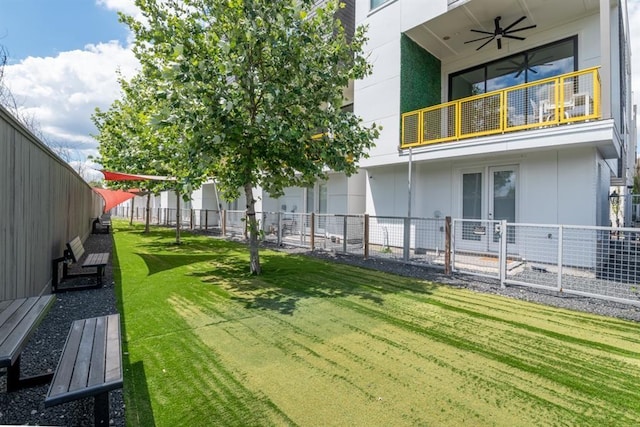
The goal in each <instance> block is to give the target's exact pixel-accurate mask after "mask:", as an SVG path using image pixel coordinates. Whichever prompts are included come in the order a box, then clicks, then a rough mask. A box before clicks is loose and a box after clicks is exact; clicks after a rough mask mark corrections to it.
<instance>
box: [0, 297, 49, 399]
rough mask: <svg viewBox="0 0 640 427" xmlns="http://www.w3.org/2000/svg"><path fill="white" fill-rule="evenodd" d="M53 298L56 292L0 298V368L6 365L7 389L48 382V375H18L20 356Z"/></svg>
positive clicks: (12, 389) (13, 389)
mask: <svg viewBox="0 0 640 427" xmlns="http://www.w3.org/2000/svg"><path fill="white" fill-rule="evenodd" d="M55 300H56V296H55V295H43V296H40V297H30V298H18V299H14V300H6V301H0V367H6V368H7V391H9V392H11V391H15V390H18V389H20V388H22V387H29V386H32V385H37V384H43V383H48V382H49V381H51V374H42V375H35V376H32V377H27V378H21V376H20V358H21V355H22V351H23V350H24V348H25V347H26V346H27V343H28V342H29V338H30V337H31V335H33V333H34V332H35V330H36V329H37V327H38V325H39V324H40V322H41V321H42V320H43V319H44V318H45V316H46V315H47V313H48V312H49V310H50V309H51V307H52V306H53V303H54V302H55Z"/></svg>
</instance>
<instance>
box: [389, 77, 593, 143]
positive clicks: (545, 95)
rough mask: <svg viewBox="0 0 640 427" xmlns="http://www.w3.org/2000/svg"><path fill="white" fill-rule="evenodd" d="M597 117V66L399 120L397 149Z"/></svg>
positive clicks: (437, 107) (441, 106)
mask: <svg viewBox="0 0 640 427" xmlns="http://www.w3.org/2000/svg"><path fill="white" fill-rule="evenodd" d="M598 118H600V76H599V73H598V67H593V68H588V69H585V70H581V71H576V72H573V73H567V74H562V75H559V76H556V77H553V78H548V79H544V80H538V81H535V82H532V83H526V84H521V85H517V86H512V87H508V88H506V89H502V90H497V91H494V92H488V93H484V94H481V95H474V96H471V97H468V98H462V99H458V100H456V101H451V102H447V103H444V104H439V105H434V106H432V107H427V108H423V109H421V110H415V111H411V112H408V113H404V114H403V115H402V130H401V132H402V141H401V148H410V147H418V146H426V145H429V144H436V143H444V142H452V141H459V140H462V139H468V138H477V137H480V136H486V135H495V134H502V133H507V132H517V131H523V130H527V129H535V128H543V127H550V126H555V125H561V124H568V123H575V122H583V121H588V120H595V119H598Z"/></svg>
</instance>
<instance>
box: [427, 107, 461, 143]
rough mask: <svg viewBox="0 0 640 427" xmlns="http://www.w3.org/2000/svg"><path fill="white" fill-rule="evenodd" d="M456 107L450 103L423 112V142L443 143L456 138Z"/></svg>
mask: <svg viewBox="0 0 640 427" xmlns="http://www.w3.org/2000/svg"><path fill="white" fill-rule="evenodd" d="M456 105H457V103H455V102H450V103H447V104H443V105H440V106H438V107H437V108H428V109H425V110H423V111H422V113H421V114H422V118H423V119H422V126H423V129H422V141H421V142H426V143H430V142H443V141H449V140H452V139H455V138H456Z"/></svg>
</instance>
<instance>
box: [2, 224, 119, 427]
mask: <svg viewBox="0 0 640 427" xmlns="http://www.w3.org/2000/svg"><path fill="white" fill-rule="evenodd" d="M111 237H112V236H111V235H110V234H93V235H91V236H90V237H89V238H88V239H87V241H86V242H85V243H84V247H85V249H86V252H87V253H91V252H110V253H111V252H112V240H111ZM112 261H113V260H112V259H110V262H109V264H107V268H106V271H105V277H103V283H104V286H103V287H102V288H100V289H89V290H84V291H73V292H62V293H58V294H57V299H56V302H55V303H54V305H53V307H52V308H51V310H50V311H49V313H48V314H47V316H46V317H45V318H44V320H43V321H42V323H41V324H40V326H39V327H38V329H37V330H36V332H35V333H34V335H33V336H32V337H31V339H30V340H29V344H28V345H27V347H26V348H25V349H24V351H23V352H22V357H21V374H22V376H30V375H38V374H42V373H46V372H53V371H54V370H55V368H56V365H57V364H58V359H59V358H60V355H61V354H62V347H63V346H64V342H65V340H66V338H67V334H68V333H69V329H70V327H71V322H72V321H74V320H77V319H85V318H88V317H95V316H102V315H105V314H113V313H117V308H116V298H115V294H114V286H113V272H112V269H111V264H112ZM77 271H78V270H74V269H72V270H71V272H72V273H74V272H77ZM94 280H95V277H93V278H75V279H72V280H68V281H66V282H65V284H64V285H65V286H67V285H80V284H85V283H87V282H88V281H94ZM6 379H7V377H6V370H4V369H3V370H2V372H1V373H0V390H1V391H0V424H26V425H54V426H87V425H93V398H92V397H88V398H84V399H80V400H76V401H74V402H69V403H63V404H60V405H57V406H53V407H51V408H45V407H44V398H45V396H46V394H47V391H48V390H49V385H48V384H47V385H42V386H36V387H29V388H25V389H21V390H18V391H16V392H12V393H7V392H6ZM110 396H111V398H110V403H111V408H110V411H109V413H110V420H109V423H110V425H111V426H124V425H125V420H124V401H123V397H122V390H116V391H112V392H111V393H110Z"/></svg>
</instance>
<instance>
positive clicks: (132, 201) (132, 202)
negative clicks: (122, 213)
mask: <svg viewBox="0 0 640 427" xmlns="http://www.w3.org/2000/svg"><path fill="white" fill-rule="evenodd" d="M135 204H136V198H135V197H133V198H132V199H131V219H130V220H129V225H133V207H134V205H135Z"/></svg>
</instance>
